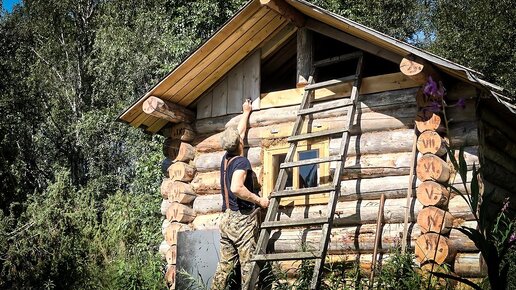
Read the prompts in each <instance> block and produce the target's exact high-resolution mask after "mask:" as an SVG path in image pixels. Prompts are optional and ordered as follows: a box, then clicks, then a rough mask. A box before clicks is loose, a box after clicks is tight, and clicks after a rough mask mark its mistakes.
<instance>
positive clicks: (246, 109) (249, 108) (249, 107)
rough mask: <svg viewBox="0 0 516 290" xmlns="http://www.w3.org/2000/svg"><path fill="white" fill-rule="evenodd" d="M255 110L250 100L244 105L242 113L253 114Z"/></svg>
mask: <svg viewBox="0 0 516 290" xmlns="http://www.w3.org/2000/svg"><path fill="white" fill-rule="evenodd" d="M252 110H253V105H252V103H251V100H250V99H247V100H245V102H244V104H243V105H242V111H243V112H244V113H251V111H252Z"/></svg>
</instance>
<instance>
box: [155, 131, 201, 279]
mask: <svg viewBox="0 0 516 290" xmlns="http://www.w3.org/2000/svg"><path fill="white" fill-rule="evenodd" d="M164 135H165V137H166V139H165V142H164V144H163V154H164V157H165V161H164V162H163V164H164V166H163V167H164V168H162V169H163V170H164V175H165V177H164V178H163V182H162V183H161V188H160V191H161V196H162V197H163V201H162V203H161V214H162V215H163V216H164V217H165V219H164V220H163V224H162V234H163V239H164V240H163V242H162V243H161V245H160V247H159V251H160V253H161V255H162V257H163V259H164V260H165V261H166V264H167V266H166V269H165V270H166V273H165V280H166V282H167V285H168V287H169V289H175V282H176V254H177V234H178V233H179V232H180V231H184V230H189V229H190V226H189V223H191V222H192V221H193V220H194V219H195V217H196V215H195V211H194V209H193V207H192V204H193V202H194V201H195V199H196V198H197V194H196V193H195V190H194V188H193V186H192V184H191V181H192V179H193V178H194V176H195V174H196V171H197V170H196V167H195V164H194V163H193V160H194V158H195V148H194V147H193V146H192V145H191V144H190V143H191V142H192V141H193V140H194V138H195V132H194V130H193V129H192V127H191V126H190V125H189V124H186V123H178V124H176V125H174V126H172V127H170V128H167V129H166V130H164Z"/></svg>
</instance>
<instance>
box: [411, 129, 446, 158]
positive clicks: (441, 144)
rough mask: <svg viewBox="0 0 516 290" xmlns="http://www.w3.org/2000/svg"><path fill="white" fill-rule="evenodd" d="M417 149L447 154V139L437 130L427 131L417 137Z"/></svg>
mask: <svg viewBox="0 0 516 290" xmlns="http://www.w3.org/2000/svg"><path fill="white" fill-rule="evenodd" d="M417 150H418V151H419V152H421V153H423V154H426V153H431V154H435V155H437V156H443V155H444V154H446V141H445V140H444V138H443V137H441V136H440V135H439V133H437V132H435V131H425V132H423V133H421V135H419V137H418V138H417Z"/></svg>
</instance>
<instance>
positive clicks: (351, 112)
mask: <svg viewBox="0 0 516 290" xmlns="http://www.w3.org/2000/svg"><path fill="white" fill-rule="evenodd" d="M362 62H363V56H360V58H359V59H358V63H357V69H356V73H355V76H356V78H355V82H354V85H353V89H352V92H351V101H352V102H353V105H352V106H350V107H349V108H348V114H347V116H346V119H347V120H346V121H347V122H346V123H347V126H348V128H347V130H346V131H345V132H344V133H343V136H342V141H341V146H340V151H339V155H340V156H341V157H342V159H341V160H340V161H338V162H337V168H336V170H335V173H334V178H333V185H334V186H335V190H334V191H333V192H332V193H331V194H330V199H329V200H328V211H327V212H328V223H327V224H325V225H323V228H322V233H321V244H322V247H321V252H320V259H318V260H316V261H315V265H314V272H313V276H312V282H311V284H310V288H311V289H314V290H315V289H318V288H319V287H320V284H321V276H322V270H323V266H324V261H325V260H326V253H327V249H328V244H329V242H330V233H331V228H332V226H333V218H334V216H335V209H336V207H337V200H338V196H339V194H340V184H341V179H342V170H343V167H344V163H345V160H346V157H347V151H348V148H349V139H350V138H349V137H350V134H349V129H350V128H351V126H352V125H353V122H354V119H355V111H356V107H357V103H358V93H359V90H360V85H361V78H362Z"/></svg>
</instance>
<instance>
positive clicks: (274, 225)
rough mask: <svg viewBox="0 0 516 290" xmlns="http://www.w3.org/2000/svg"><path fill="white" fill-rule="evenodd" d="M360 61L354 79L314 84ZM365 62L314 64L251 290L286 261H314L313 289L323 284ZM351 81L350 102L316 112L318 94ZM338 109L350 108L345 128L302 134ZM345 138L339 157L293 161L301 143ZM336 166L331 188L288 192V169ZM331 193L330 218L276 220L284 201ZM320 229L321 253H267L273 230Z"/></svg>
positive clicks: (274, 194)
mask: <svg viewBox="0 0 516 290" xmlns="http://www.w3.org/2000/svg"><path fill="white" fill-rule="evenodd" d="M351 60H357V66H356V71H355V74H354V75H351V76H348V77H344V78H340V79H333V80H329V81H324V82H320V83H314V80H313V79H314V77H313V76H314V74H315V73H316V72H317V70H318V69H319V68H321V67H324V66H328V65H332V64H336V63H339V62H344V61H351ZM362 62H363V54H362V52H355V53H350V54H346V55H342V56H338V57H333V58H329V59H325V60H321V61H318V62H315V63H314V64H313V69H312V74H311V76H310V77H309V80H308V85H307V86H306V87H305V92H304V94H303V99H302V101H301V105H300V107H299V111H298V113H297V118H296V122H295V124H294V128H293V130H292V136H291V137H289V138H288V139H287V140H288V142H290V147H289V150H288V152H287V155H286V157H285V161H284V162H283V163H282V164H281V165H280V170H279V173H278V178H277V180H276V184H275V187H274V190H273V192H272V193H271V195H270V203H269V208H268V210H267V215H266V217H265V220H264V222H263V223H262V225H261V228H260V236H259V238H258V243H257V245H256V251H255V254H254V256H253V259H252V261H253V263H252V266H251V281H250V284H249V288H248V290H253V289H254V287H255V285H256V283H257V282H258V279H259V276H260V270H261V269H263V266H264V265H265V263H266V262H270V261H286V260H308V259H311V260H315V266H314V272H313V276H312V281H311V285H310V289H318V288H319V286H320V284H321V276H322V275H321V274H322V270H323V266H324V261H325V259H326V252H327V249H328V244H329V241H330V234H331V228H332V224H333V218H334V215H335V208H336V205H337V200H338V196H339V194H340V183H341V178H342V173H343V168H344V163H345V161H346V157H347V152H348V147H349V139H350V132H349V130H350V128H351V126H352V125H353V121H354V118H355V112H356V107H357V104H358V94H359V90H360V84H361V79H362ZM349 81H353V88H352V91H351V95H350V97H349V99H348V98H345V99H343V100H341V101H339V102H338V103H332V104H331V105H326V106H325V105H324V104H323V105H321V106H318V107H316V108H314V107H312V102H313V101H314V99H315V90H317V89H321V88H326V87H331V86H335V85H339V84H342V83H346V82H349ZM338 107H347V114H346V117H345V118H346V122H345V124H346V127H344V128H337V129H331V130H326V131H319V132H315V133H306V134H301V131H302V127H303V122H304V120H305V118H306V117H307V116H309V115H311V114H314V113H319V112H322V111H326V110H332V109H335V108H338ZM339 133H341V134H342V141H341V145H340V150H339V155H337V156H330V157H325V158H314V159H307V160H302V161H293V160H294V155H295V153H296V149H297V146H298V142H299V141H305V140H309V139H313V138H319V137H323V136H328V137H330V136H331V135H336V134H339ZM333 161H335V162H336V169H335V172H334V177H333V182H332V184H331V185H328V186H319V187H311V188H302V189H294V190H285V186H286V182H287V177H288V172H287V170H288V169H291V168H293V167H300V166H304V165H310V164H319V163H324V162H333ZM326 192H329V193H330V195H329V200H328V210H327V213H328V214H327V216H326V217H323V218H307V219H300V220H288V221H285V220H283V221H281V220H277V218H278V208H279V204H280V200H281V199H282V198H285V197H293V196H309V195H312V194H320V193H326ZM315 226H318V227H320V228H321V229H322V233H321V241H320V249H319V250H318V251H317V252H308V251H304V252H295V253H281V254H275V253H267V252H266V250H267V244H268V242H269V238H270V234H271V231H272V229H281V228H287V227H291V228H292V227H306V228H308V227H315Z"/></svg>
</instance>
